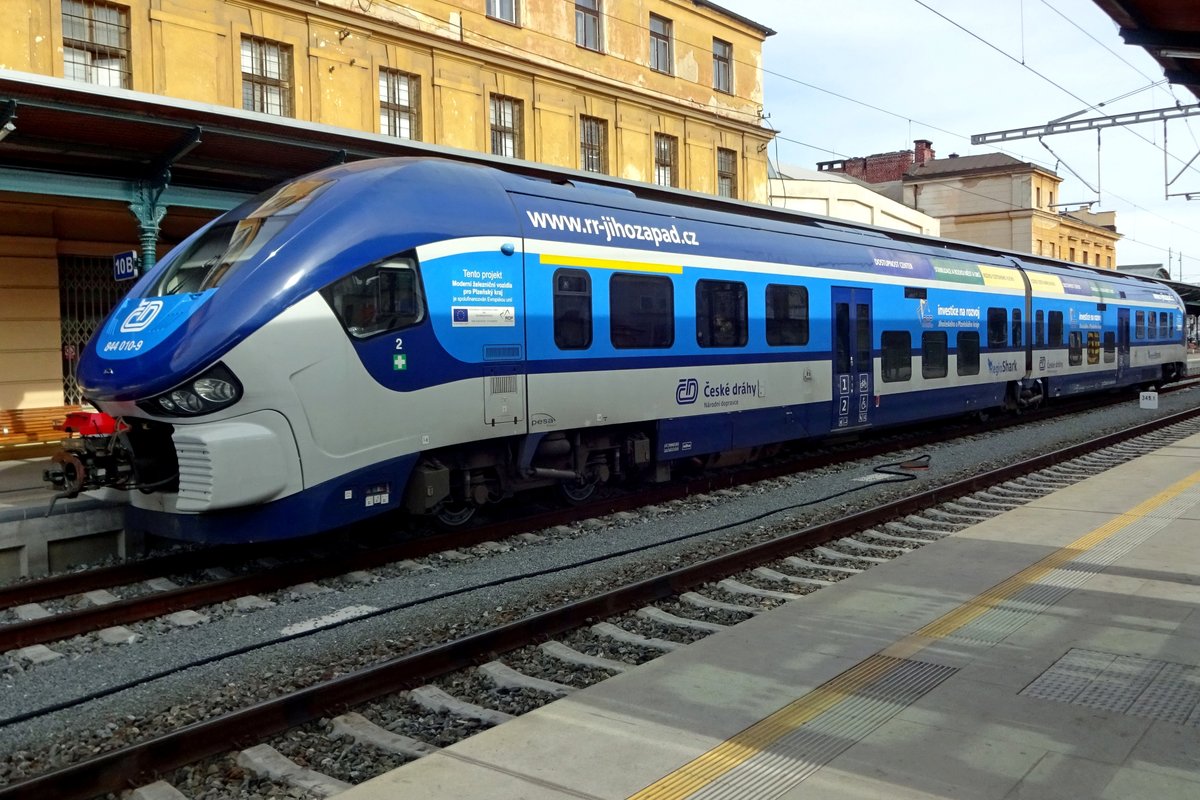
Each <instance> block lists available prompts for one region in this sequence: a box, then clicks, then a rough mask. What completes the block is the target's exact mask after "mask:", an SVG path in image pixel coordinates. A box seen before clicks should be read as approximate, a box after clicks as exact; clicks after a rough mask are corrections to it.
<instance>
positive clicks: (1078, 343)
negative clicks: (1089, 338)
mask: <svg viewBox="0 0 1200 800" xmlns="http://www.w3.org/2000/svg"><path fill="white" fill-rule="evenodd" d="M1070 335H1071V339H1070V344H1069V345H1068V348H1067V364H1069V365H1070V366H1072V367H1077V366H1079V365H1080V364H1082V363H1083V334H1082V333H1080V332H1079V331H1071V334H1070Z"/></svg>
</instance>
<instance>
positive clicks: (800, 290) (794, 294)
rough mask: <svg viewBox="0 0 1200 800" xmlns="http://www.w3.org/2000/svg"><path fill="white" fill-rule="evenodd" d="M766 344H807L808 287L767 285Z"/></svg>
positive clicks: (774, 345)
mask: <svg viewBox="0 0 1200 800" xmlns="http://www.w3.org/2000/svg"><path fill="white" fill-rule="evenodd" d="M767 344H769V345H771V346H772V347H787V346H797V345H802V344H808V289H806V288H805V287H803V286H785V285H783V284H778V283H772V284H768V285H767Z"/></svg>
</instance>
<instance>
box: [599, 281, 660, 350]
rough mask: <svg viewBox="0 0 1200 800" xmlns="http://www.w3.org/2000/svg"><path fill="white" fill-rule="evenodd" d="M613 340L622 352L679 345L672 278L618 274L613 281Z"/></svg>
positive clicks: (611, 335)
mask: <svg viewBox="0 0 1200 800" xmlns="http://www.w3.org/2000/svg"><path fill="white" fill-rule="evenodd" d="M608 294H609V319H610V322H611V325H612V329H611V331H610V337H611V339H612V345H613V347H617V348H621V349H634V348H650V347H670V346H671V345H673V344H674V343H675V287H674V285H673V284H672V283H671V279H670V278H661V277H658V276H656V275H627V274H624V273H617V274H616V275H613V276H612V278H610V279H609V282H608Z"/></svg>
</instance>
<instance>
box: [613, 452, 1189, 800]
mask: <svg viewBox="0 0 1200 800" xmlns="http://www.w3.org/2000/svg"><path fill="white" fill-rule="evenodd" d="M1198 483H1200V471H1197V472H1195V473H1193V474H1191V475H1189V476H1188V477H1186V478H1184V479H1183V480H1180V481H1178V482H1176V483H1174V484H1172V485H1171V486H1170V487H1168V488H1167V489H1166V490H1164V491H1162V492H1160V493H1158V494H1156V495H1154V496H1153V497H1151V498H1149V499H1147V500H1145V501H1143V502H1142V503H1139V504H1138V505H1137V506H1135V507H1134V508H1132V509H1130V510H1129V511H1127V512H1125V513H1124V514H1120V515H1119V516H1116V517H1114V518H1113V519H1111V520H1109V521H1108V522H1106V523H1105V524H1103V525H1101V526H1100V527H1098V528H1096V529H1095V530H1093V531H1091V532H1089V533H1087V534H1085V535H1083V536H1081V537H1079V538H1078V539H1076V540H1075V541H1073V542H1071V543H1070V544H1068V545H1066V546H1065V547H1062V548H1060V549H1059V550H1057V551H1055V552H1054V553H1051V554H1050V555H1048V556H1046V557H1045V558H1043V559H1042V560H1040V561H1038V562H1037V563H1035V564H1032V565H1031V566H1029V567H1026V568H1025V569H1023V570H1021V571H1020V572H1018V573H1017V574H1016V575H1013V576H1012V577H1011V578H1009V579H1008V580H1005V581H1003V582H1001V583H999V584H997V585H996V586H993V587H992V588H990V589H988V590H986V591H984V592H982V593H980V594H978V595H976V596H975V597H973V598H971V599H970V600H968V601H966V602H965V603H963V604H962V605H960V606H958V607H957V608H955V609H953V610H952V611H950V612H948V613H946V614H944V615H942V616H941V617H939V618H938V619H936V620H934V621H933V622H931V623H929V624H928V625H925V626H924V627H922V628H921V629H920V630H917V631H915V632H913V633H911V634H909V635H908V636H906V637H904V638H903V639H901V640H900V641H898V642H896V643H895V644H893V645H891V646H890V647H888V648H886V649H884V650H882V651H881V652H880V653H877V654H876V655H873V656H871V657H870V658H867V659H866V660H865V661H861V662H859V663H858V664H856V665H855V666H853V667H851V668H850V669H848V670H846V671H845V672H843V673H842V674H840V675H838V676H836V677H835V678H833V679H832V680H830V681H828V682H827V683H825V684H822V685H821V686H819V687H817V688H816V689H814V690H813V691H811V692H809V693H808V694H806V695H804V696H803V697H800V698H797V699H796V700H794V701H793V702H791V703H789V704H788V705H786V706H784V707H783V708H781V709H780V710H778V711H776V712H775V713H774V714H771V715H770V716H768V717H766V718H765V719H763V720H760V721H759V722H757V723H755V724H754V725H751V726H750V727H748V728H746V729H745V730H743V731H741V732H740V733H738V734H736V735H735V736H733V737H732V738H730V739H727V740H726V741H724V742H722V743H721V744H719V745H717V746H716V747H714V748H712V749H711V750H709V751H708V752H706V753H704V754H703V755H701V756H699V757H697V758H696V759H694V760H692V761H691V762H689V763H688V764H685V765H684V766H682V767H680V768H679V769H677V770H676V771H674V772H672V773H671V774H669V775H667V776H665V777H663V778H662V779H660V780H658V781H656V782H655V783H653V784H651V785H649V786H647V787H646V788H645V789H642V790H641V791H639V792H636V793H635V794H633V795H631V796H630V798H629V800H684V798H689V797H696V798H699V797H700V796H713V795H708V793H706V792H705V791H704V790H705V789H706V788H707V787H710V786H711V785H712V784H714V783H715V782H716V781H718V779H721V778H722V777H723V776H726V775H729V773H731V772H733V771H734V770H738V769H740V768H742V767H743V765H745V764H747V763H749V762H751V761H752V760H753V759H755V758H756V757H757V756H759V755H760V754H762V753H763V752H765V751H767V750H769V749H772V748H775V747H777V746H778V745H779V743H780V741H781V740H782V739H784V737H786V736H788V735H789V734H792V733H793V732H794V731H796V729H797V728H800V727H801V726H804V725H807V724H809V723H811V722H812V721H814V720H816V719H817V718H818V717H820V716H821V715H823V714H825V713H826V712H828V711H830V710H831V709H834V708H835V707H836V706H838V705H839V704H841V703H843V702H845V701H847V700H850V699H851V698H856V697H861V696H863V695H864V694H866V693H869V692H871V693H875V692H873V691H872V690H873V688H878V685H879V684H881V683H882V682H884V680H885V679H887V678H888V677H889V676H890V675H891V674H892V673H893V672H895V671H896V670H898V669H910V668H911V666H912V665H913V664H919V663H920V662H914V661H911V660H909V659H910V658H911V657H912V656H913V655H915V654H917V653H918V652H920V651H921V650H922V649H924V648H925V647H927V646H929V645H931V644H934V643H936V642H938V641H940V640H942V639H944V638H946V637H948V636H953V635H954V634H955V633H956V632H958V631H960V630H961V629H962V628H964V626H967V625H969V624H971V623H972V622H974V621H975V620H976V619H978V618H979V617H981V616H982V615H984V614H986V613H988V612H989V611H992V610H993V609H996V608H998V607H1001V606H1002V604H1004V603H1006V602H1008V601H1010V600H1011V599H1012V598H1013V597H1014V596H1016V595H1017V594H1018V593H1020V592H1022V591H1024V590H1025V589H1026V588H1028V587H1029V586H1031V585H1033V584H1036V583H1038V582H1039V581H1041V580H1042V579H1044V578H1045V577H1046V576H1047V575H1049V574H1050V573H1051V572H1053V571H1054V570H1058V569H1060V568H1062V567H1063V566H1064V565H1066V564H1068V563H1069V562H1071V561H1072V560H1074V559H1077V558H1079V557H1080V556H1082V555H1084V554H1086V553H1088V552H1089V551H1092V550H1093V549H1094V548H1097V547H1098V546H1099V545H1101V544H1103V543H1105V542H1107V541H1108V540H1110V539H1111V538H1112V537H1114V536H1116V535H1117V534H1121V533H1124V532H1125V531H1126V530H1127V529H1130V528H1131V527H1132V528H1134V529H1135V530H1137V531H1138V533H1139V536H1138V538H1139V539H1144V538H1145V536H1147V535H1149V533H1147V532H1146V528H1145V526H1143V525H1138V524H1136V523H1140V522H1142V521H1144V520H1145V519H1146V518H1147V517H1148V516H1150V515H1152V514H1154V512H1155V511H1165V510H1166V509H1163V508H1162V507H1163V506H1164V505H1165V504H1167V503H1170V502H1172V501H1174V500H1176V499H1177V498H1179V496H1180V495H1182V494H1184V493H1185V492H1188V491H1189V490H1191V489H1193V488H1194V487H1196V485H1197V484H1198ZM1194 502H1195V500H1193V502H1189V503H1173V504H1172V505H1173V506H1174V507H1173V509H1172V510H1173V511H1174V512H1175V513H1174V514H1161V513H1160V514H1157V515H1154V516H1156V517H1157V519H1158V520H1160V521H1161V523H1162V525H1161V526H1158V527H1164V526H1165V525H1166V524H1168V523H1169V522H1170V520H1171V519H1174V518H1175V517H1176V516H1178V514H1179V513H1181V512H1182V511H1183V510H1185V509H1187V508H1190V507H1191V506H1192V505H1193V503H1194ZM1150 532H1153V531H1150ZM1125 549H1127V548H1118V549H1116V550H1114V552H1113V553H1112V559H1115V558H1116V557H1117V556H1118V555H1119V553H1120V552H1124V550H1125ZM1109 563H1111V560H1110V561H1109ZM948 669H950V670H953V668H948ZM947 674H949V673H947ZM944 677H945V676H944V675H943V676H942V677H940V678H938V680H937V681H934V682H932V683H930V685H929V686H928V687H927V688H926V689H925V691H928V689H929V688H932V686H934V685H936V683H937V682H940V680H942V679H944ZM915 699H916V698H915V697H913V698H911V699H909V701H908V702H909V703H911V702H913V700H915ZM899 710H900V709H899V707H898V708H896V711H899ZM882 721H884V720H880V722H882ZM848 744H849V743H847V746H848ZM810 772H811V770H808V771H806V772H805V774H804V775H799V776H796V775H793V776H789V777H788V779H787V780H786V781H785V782H784V783H782V784H780V785H777V786H776V787H774V789H775V791H769V792H766V793H764V792H765V791H766V788H765V787H763V786H762V785H761V783H759V784H758V786H757V788H756V790H755V791H756V792H757V794H755V795H753V796H754V797H756V798H759V799H760V800H761V798H766V797H772V796H778V794H781V793H782V792H783V791H786V790H787V789H788V788H790V787H791V786H792V785H794V784H795V783H797V782H799V780H802V779H803V777H806V775H807V774H808V773H810ZM730 777H734V776H730ZM748 777H749V776H748ZM723 783H726V784H727V785H728V784H730V783H736V781H728V780H726V781H723ZM756 783H757V782H756ZM721 796H730V797H732V796H737V793H736V792H734V793H725V792H722V793H721ZM747 796H749V795H747Z"/></svg>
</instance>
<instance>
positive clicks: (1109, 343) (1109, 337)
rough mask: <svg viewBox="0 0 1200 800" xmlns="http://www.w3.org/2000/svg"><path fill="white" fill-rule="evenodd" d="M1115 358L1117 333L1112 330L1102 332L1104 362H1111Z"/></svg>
mask: <svg viewBox="0 0 1200 800" xmlns="http://www.w3.org/2000/svg"><path fill="white" fill-rule="evenodd" d="M1116 360H1117V335H1116V334H1115V333H1113V332H1112V331H1105V332H1104V363H1105V364H1111V363H1113V362H1114V361H1116Z"/></svg>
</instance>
